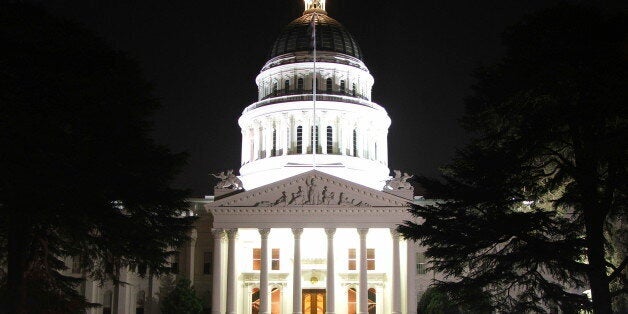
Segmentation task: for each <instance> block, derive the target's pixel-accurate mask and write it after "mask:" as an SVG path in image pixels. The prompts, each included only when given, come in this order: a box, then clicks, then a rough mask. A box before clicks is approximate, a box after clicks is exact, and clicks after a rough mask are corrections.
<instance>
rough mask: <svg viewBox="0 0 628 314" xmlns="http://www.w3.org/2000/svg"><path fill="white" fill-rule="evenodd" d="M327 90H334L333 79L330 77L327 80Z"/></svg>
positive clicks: (329, 91)
mask: <svg viewBox="0 0 628 314" xmlns="http://www.w3.org/2000/svg"><path fill="white" fill-rule="evenodd" d="M325 90H327V92H328V93H331V90H332V81H331V79H330V78H328V79H327V80H326V81H325Z"/></svg>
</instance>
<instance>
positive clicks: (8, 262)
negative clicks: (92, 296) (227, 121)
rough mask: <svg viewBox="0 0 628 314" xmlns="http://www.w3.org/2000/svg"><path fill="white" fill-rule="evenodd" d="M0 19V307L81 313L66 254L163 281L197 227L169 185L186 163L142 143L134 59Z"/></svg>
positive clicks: (20, 20)
mask: <svg viewBox="0 0 628 314" xmlns="http://www.w3.org/2000/svg"><path fill="white" fill-rule="evenodd" d="M0 21H2V22H1V23H0V42H2V46H3V47H2V49H0V82H2V83H1V84H0V146H1V147H2V149H1V150H0V160H1V161H0V173H2V176H0V262H3V263H4V264H3V265H2V266H0V269H6V273H5V274H4V276H2V278H0V279H1V280H2V281H1V284H2V289H1V290H0V291H2V292H3V295H2V307H0V308H3V309H6V310H7V312H9V313H18V314H20V313H26V312H29V313H35V312H59V313H72V312H79V311H81V310H82V308H84V307H85V306H88V305H89V304H87V303H86V302H85V299H83V298H82V297H80V296H79V295H78V294H77V293H76V290H77V289H76V288H77V284H78V283H79V282H80V281H77V280H74V279H72V278H69V277H67V276H63V275H62V271H63V270H64V269H65V265H64V263H63V262H62V259H63V258H64V257H67V256H76V257H79V258H80V261H81V266H82V268H83V271H84V273H85V274H86V275H88V276H92V277H94V278H97V279H101V280H114V281H116V282H117V278H116V274H117V273H118V272H119V270H120V269H121V268H122V267H127V266H128V267H136V268H137V269H138V270H139V271H140V273H141V274H145V273H146V271H147V270H150V271H151V272H152V273H154V274H156V275H158V274H160V273H163V272H167V270H168V267H167V258H168V257H169V256H170V255H171V252H169V248H172V247H178V246H179V245H181V244H182V243H184V242H185V241H186V239H187V235H186V234H187V232H188V230H189V228H190V226H191V224H192V222H193V218H191V217H185V216H186V215H184V214H185V212H186V210H187V203H186V201H185V199H186V196H187V191H184V190H179V189H174V188H171V183H172V181H173V179H174V177H175V175H176V174H177V173H178V171H179V169H180V168H181V166H182V165H183V164H184V162H185V157H186V156H185V155H183V154H173V153H171V152H170V151H169V150H168V149H166V148H165V147H163V146H160V145H157V144H156V143H154V142H153V140H152V139H151V138H150V137H149V132H150V130H151V127H150V121H149V116H150V114H151V113H152V112H154V111H155V110H156V109H157V108H158V105H159V104H158V102H157V101H156V100H155V98H154V97H153V96H152V95H151V88H150V86H149V84H148V83H147V82H146V80H145V79H144V78H143V77H142V75H141V73H140V70H139V67H138V65H137V63H136V62H135V61H133V60H131V59H130V58H129V57H127V56H126V55H124V54H123V53H121V52H118V51H114V50H113V49H112V48H110V47H109V45H108V44H107V43H106V42H104V41H103V40H102V39H100V38H98V37H96V36H95V35H93V34H92V33H90V32H88V31H86V30H85V29H83V28H82V27H80V26H78V25H77V24H75V23H72V22H69V21H66V20H63V19H59V18H55V17H53V16H50V15H49V14H47V13H46V12H44V11H43V10H41V9H39V8H35V7H31V6H28V5H24V4H19V3H14V4H6V3H5V4H0ZM53 301H54V302H53Z"/></svg>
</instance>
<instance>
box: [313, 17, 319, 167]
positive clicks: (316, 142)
mask: <svg viewBox="0 0 628 314" xmlns="http://www.w3.org/2000/svg"><path fill="white" fill-rule="evenodd" d="M316 17H317V16H316V13H314V14H312V39H313V41H312V42H313V44H314V62H313V63H314V80H313V81H312V100H313V102H312V104H313V105H312V107H313V110H312V112H313V118H314V121H313V124H314V126H313V127H312V168H314V169H316V149H317V147H316V146H317V144H318V141H317V140H316V139H317V138H318V128H317V126H316V86H317V84H316Z"/></svg>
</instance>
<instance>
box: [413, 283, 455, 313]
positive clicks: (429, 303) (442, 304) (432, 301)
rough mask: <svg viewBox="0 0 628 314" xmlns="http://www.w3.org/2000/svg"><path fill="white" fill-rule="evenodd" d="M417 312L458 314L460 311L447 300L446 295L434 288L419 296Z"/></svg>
mask: <svg viewBox="0 0 628 314" xmlns="http://www.w3.org/2000/svg"><path fill="white" fill-rule="evenodd" d="M417 312H419V313H421V314H460V310H458V307H457V306H456V305H455V304H454V303H453V302H451V300H449V298H448V297H447V294H445V293H442V292H440V291H438V289H436V288H428V289H427V290H425V292H424V293H423V295H421V299H420V300H419V305H418V311H417Z"/></svg>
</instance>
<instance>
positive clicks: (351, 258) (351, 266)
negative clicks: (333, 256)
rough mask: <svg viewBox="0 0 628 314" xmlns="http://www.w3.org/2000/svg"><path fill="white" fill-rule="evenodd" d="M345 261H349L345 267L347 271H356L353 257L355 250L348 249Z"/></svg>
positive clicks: (355, 262) (354, 257)
mask: <svg viewBox="0 0 628 314" xmlns="http://www.w3.org/2000/svg"><path fill="white" fill-rule="evenodd" d="M347 260H348V261H349V263H348V265H347V269H348V270H357V265H356V264H357V259H356V256H355V249H349V256H348V258H347Z"/></svg>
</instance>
